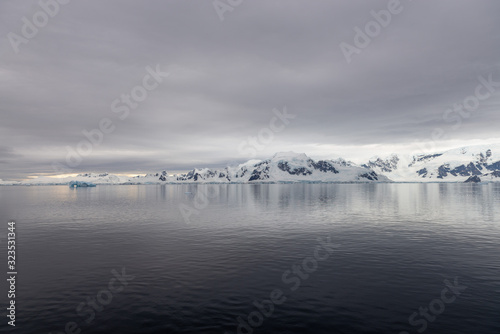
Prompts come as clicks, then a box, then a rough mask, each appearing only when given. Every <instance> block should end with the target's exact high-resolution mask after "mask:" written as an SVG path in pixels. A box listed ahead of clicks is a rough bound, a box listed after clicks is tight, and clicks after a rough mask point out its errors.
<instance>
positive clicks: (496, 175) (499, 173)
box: [490, 170, 500, 177]
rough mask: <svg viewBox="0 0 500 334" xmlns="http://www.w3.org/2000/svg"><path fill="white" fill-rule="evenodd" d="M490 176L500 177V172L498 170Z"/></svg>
mask: <svg viewBox="0 0 500 334" xmlns="http://www.w3.org/2000/svg"><path fill="white" fill-rule="evenodd" d="M490 175H492V176H494V177H500V170H497V171H494V172H493V173H491V174H490Z"/></svg>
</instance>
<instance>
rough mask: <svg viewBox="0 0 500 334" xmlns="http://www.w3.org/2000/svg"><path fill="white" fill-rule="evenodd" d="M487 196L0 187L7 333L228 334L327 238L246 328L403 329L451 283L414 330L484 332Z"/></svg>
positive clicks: (421, 191)
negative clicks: (453, 295) (296, 278)
mask: <svg viewBox="0 0 500 334" xmlns="http://www.w3.org/2000/svg"><path fill="white" fill-rule="evenodd" d="M499 203H500V184H488V185H475V184H271V185H266V184H261V185H258V184H255V185H244V184H225V185H213V184H207V185H203V184H186V185H141V186H134V185H127V186H98V187H96V188H77V189H70V188H69V187H66V186H47V187H0V220H1V221H5V222H7V221H8V220H9V219H15V220H16V221H17V232H18V238H19V239H18V246H19V248H18V256H19V277H20V278H19V295H18V296H17V302H18V305H19V307H18V312H19V313H18V316H19V318H18V319H19V322H18V323H19V327H20V328H18V329H19V332H20V333H21V332H22V333H28V334H29V333H49V332H51V331H52V332H54V333H56V332H58V331H63V330H64V325H65V324H66V323H68V322H69V321H75V322H76V323H78V324H79V326H80V327H81V329H82V333H124V334H127V333H224V332H228V333H236V332H237V326H238V320H237V319H238V317H244V316H247V315H248V314H250V313H251V312H254V311H255V310H256V308H255V306H254V301H256V300H264V299H265V298H269V294H270V292H271V291H273V290H274V289H276V288H278V289H282V290H283V291H290V289H289V285H287V284H285V283H283V281H282V275H283V273H284V272H285V271H286V270H289V269H290V268H291V266H293V265H294V264H296V263H300V261H302V260H303V259H304V258H305V257H307V256H310V254H311V252H312V251H313V250H314V247H315V246H316V245H317V242H318V241H317V240H318V238H326V237H328V236H329V237H330V238H331V240H332V242H334V243H336V244H340V245H341V247H340V248H339V250H338V251H337V252H336V253H335V256H332V258H331V259H329V260H328V261H324V262H322V263H321V265H320V266H318V269H317V271H315V272H314V273H312V274H311V275H310V277H309V278H308V279H307V280H302V285H301V287H300V288H299V289H298V290H297V291H295V292H293V293H289V294H288V295H287V301H286V303H283V304H282V305H279V307H278V306H276V309H275V311H274V313H273V315H272V316H271V317H269V318H266V320H265V321H264V323H263V324H262V326H260V327H258V328H255V330H254V333H399V332H401V331H407V332H409V333H417V330H418V329H419V327H417V326H412V325H411V324H410V323H409V321H408V318H409V316H410V315H412V314H413V313H414V312H418V310H419V308H420V307H426V306H428V305H429V303H430V302H431V301H433V300H434V299H435V298H436V297H439V294H440V292H441V290H442V289H443V286H444V283H443V281H444V280H445V279H448V280H453V279H454V278H455V277H459V278H460V281H461V282H463V283H464V284H466V285H467V286H468V289H467V290H466V291H465V292H464V293H463V294H462V295H461V296H460V298H459V299H457V301H456V302H454V303H453V304H450V305H447V306H446V310H445V312H443V314H441V315H439V317H438V318H437V319H436V320H435V321H433V322H429V323H428V329H427V331H426V333H467V334H468V333H486V334H489V333H492V334H493V333H495V334H496V333H499V332H500V320H499V319H500V318H499V317H498V314H499V311H500V306H499V305H500V304H499V303H498V300H499V299H498V297H499V294H500V279H499V277H500V275H499V273H500V257H499V256H498V254H499V253H500V252H499V251H500V223H499V222H500V206H499ZM0 238H1V240H6V239H5V238H6V230H2V231H0ZM121 268H126V271H127V273H130V274H131V275H135V276H136V277H137V278H136V279H135V280H134V281H133V282H131V283H130V285H129V286H127V288H126V290H124V291H123V293H120V294H117V295H116V296H115V297H114V298H113V301H112V302H111V303H110V304H109V305H107V306H106V307H105V308H104V309H103V310H102V311H100V312H98V313H96V317H95V320H93V322H92V323H91V324H85V322H84V320H85V318H84V317H82V316H81V315H78V313H77V312H76V307H77V306H78V304H79V303H81V302H82V301H85V300H86V298H87V297H92V296H94V297H95V296H96V294H97V293H98V292H99V291H101V290H102V289H103V288H104V287H106V285H107V284H108V282H109V280H110V278H111V277H112V276H111V275H112V274H111V270H113V269H116V270H120V269H121ZM0 289H1V290H2V291H6V290H5V289H6V283H5V282H2V283H1V284H0ZM21 326H22V329H21ZM7 330H8V329H7V328H5V327H0V332H6V331H7Z"/></svg>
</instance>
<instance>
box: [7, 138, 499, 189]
mask: <svg viewBox="0 0 500 334" xmlns="http://www.w3.org/2000/svg"><path fill="white" fill-rule="evenodd" d="M71 181H81V182H89V183H94V184H162V183H280V182H286V183H288V182H325V183H387V182H485V181H486V182H500V144H494V145H488V146H470V147H462V148H458V149H454V150H449V151H445V152H439V153H432V154H419V155H412V156H406V155H398V154H392V155H390V156H388V157H374V158H372V159H370V160H369V161H368V162H366V163H363V164H359V165H358V164H355V163H353V162H351V161H347V160H344V159H342V158H339V159H335V160H313V159H311V158H309V157H308V156H307V155H305V154H303V153H294V152H284V153H277V154H275V155H274V156H273V157H272V158H270V159H267V160H250V161H248V162H246V163H243V164H240V165H238V166H228V167H225V168H220V169H211V168H201V169H198V168H195V169H193V170H191V171H189V172H188V173H183V174H174V175H170V174H169V173H168V172H167V171H162V172H158V173H150V174H146V175H138V176H134V177H129V176H123V175H113V174H108V173H85V174H78V175H77V176H71V177H65V178H51V177H39V178H36V179H32V180H27V181H22V182H14V181H2V180H0V185H49V184H68V183H69V182H71Z"/></svg>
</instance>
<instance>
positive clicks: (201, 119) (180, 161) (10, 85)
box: [0, 0, 500, 180]
mask: <svg viewBox="0 0 500 334" xmlns="http://www.w3.org/2000/svg"><path fill="white" fill-rule="evenodd" d="M53 1H54V0H42V2H47V3H50V2H53ZM60 1H61V2H66V1H67V0H65V1H62V0H60ZM229 3H230V2H228V0H221V1H220V2H219V5H218V9H217V10H216V8H215V7H214V4H213V2H212V1H211V0H190V1H186V0H178V1H159V0H158V1H132V0H109V1H98V0H85V1H83V0H73V1H71V2H69V3H68V4H60V5H59V7H60V8H59V9H57V8H55V7H54V6H48V7H47V8H48V9H47V11H49V12H51V14H52V15H53V17H51V16H49V15H46V14H43V13H40V11H41V10H42V9H41V7H40V5H39V3H38V1H27V0H23V1H18V0H3V1H1V2H0V32H1V35H2V41H1V43H0V87H1V89H0V178H2V179H4V180H9V179H12V180H13V179H23V178H27V177H29V176H33V175H54V174H58V173H60V172H61V170H55V169H54V167H53V166H54V163H56V165H57V166H59V167H60V166H64V167H67V169H66V170H65V171H66V172H74V173H78V172H82V171H95V172H102V171H108V172H113V173H143V172H148V171H159V170H163V169H167V170H169V171H172V170H185V169H188V168H192V167H204V166H219V165H227V164H235V163H238V162H243V161H246V160H248V159H251V158H258V159H260V158H267V157H269V156H271V155H272V154H273V153H275V152H278V151H295V152H304V153H306V154H308V155H310V156H311V157H313V158H333V157H338V156H343V157H345V158H348V159H352V160H355V161H361V160H363V159H368V158H370V157H371V156H373V155H375V154H377V155H385V154H389V153H391V152H401V153H408V152H410V151H411V152H414V151H418V150H420V148H419V147H420V146H419V145H417V144H416V142H417V141H420V142H426V143H430V144H429V145H427V148H431V149H435V150H438V151H439V150H444V149H448V148H452V147H456V146H464V145H472V144H481V143H487V142H500V139H499V138H500V134H499V131H498V130H499V121H500V113H499V106H500V85H497V86H496V87H495V86H494V85H490V87H489V88H488V87H480V88H479V93H480V95H479V97H480V98H477V97H475V96H476V94H477V88H478V85H480V84H481V80H480V79H479V77H483V78H484V79H485V80H486V81H488V77H489V76H491V80H493V81H494V82H500V34H499V32H500V20H499V17H500V2H499V1H498V0H484V1H481V0H479V1H469V0H467V1H465V0H458V1H457V0H446V1H444V0H443V1H410V0H401V4H400V5H399V6H396V5H394V4H391V5H389V4H390V3H391V1H351V0H349V1H340V0H337V1H334V0H329V1H322V0H314V1H310V0H301V1H298V0H280V1H278V0H243V1H241V3H240V4H238V1H237V0H232V1H231V3H232V4H233V5H235V6H231V7H229V6H230V5H228V4H229ZM391 6H392V7H391ZM388 8H390V9H391V10H392V11H393V12H394V13H391V12H389V13H391V17H390V22H388V20H389V19H388V17H387V16H384V15H382V14H381V18H380V20H385V21H384V22H382V23H383V25H385V27H383V26H382V25H381V24H379V23H374V22H375V21H374V20H375V19H374V16H373V14H372V13H371V12H372V11H375V12H380V11H382V10H384V11H385V12H383V13H387V12H388V11H387V10H388ZM23 17H25V18H26V19H24V20H23ZM221 17H222V18H223V20H221ZM46 18H47V20H45V19H46ZM37 20H38V21H37ZM34 21H36V22H34ZM45 21H46V22H45ZM26 22H28V24H27V23H26ZM370 22H372V23H370ZM31 24H38V26H39V27H36V25H35V26H34V27H35V28H36V29H38V31H37V32H33V30H30V29H29V27H27V26H26V25H31ZM367 24H368V26H367ZM23 27H24V28H23ZM356 27H359V28H360V29H361V31H364V33H363V34H366V31H365V28H368V29H372V30H371V31H369V34H370V35H371V36H372V37H370V36H369V35H368V36H367V37H368V38H369V39H370V41H369V43H367V41H366V38H365V40H363V38H362V37H360V36H358V38H357V40H356V41H355V37H356V34H358V33H357V32H356V31H355V30H354V29H355V28H356ZM379 28H380V29H379ZM358 31H359V30H358ZM23 33H24V35H23ZM30 34H31V35H30ZM26 36H28V37H29V38H26ZM365 37H366V36H365ZM342 43H344V44H342ZM363 43H364V44H363ZM366 44H368V45H366ZM341 45H342V46H343V47H341ZM347 45H349V46H347ZM354 48H356V49H354ZM343 49H344V51H343ZM345 50H349V52H347V53H346V51H345ZM353 50H355V51H353ZM346 54H347V55H348V57H346ZM348 58H349V61H348ZM148 66H149V67H150V69H156V68H157V67H158V68H159V69H160V72H168V73H170V75H169V76H168V77H167V76H165V74H161V75H159V74H157V76H158V78H159V80H158V81H161V82H160V83H159V84H158V85H157V86H158V87H156V88H152V87H153V86H156V82H155V81H154V79H153V78H152V77H147V80H146V83H147V85H148V87H149V88H151V90H150V91H147V97H146V98H145V99H144V100H143V101H140V102H138V105H137V106H136V108H135V109H132V108H129V107H125V104H123V103H122V102H121V101H120V99H121V96H122V94H128V95H130V94H131V92H133V91H134V92H135V93H136V95H135V96H136V97H141V96H140V94H139V93H141V92H144V91H145V90H144V89H143V88H141V86H143V79H144V77H145V76H146V75H148V73H149V72H148V70H147V69H146V68H147V67H148ZM150 71H151V70H150ZM134 89H135V90H134ZM497 90H498V92H497ZM138 94H139V95H138ZM116 99H118V101H116ZM141 99H142V97H141ZM115 101H116V102H117V103H115V105H114V108H113V107H112V104H113V102H115ZM464 101H467V102H468V103H469V105H471V106H472V107H470V112H467V113H465V112H457V111H454V112H451V111H450V112H446V110H447V109H449V108H451V107H453V105H454V104H461V103H463V102H464ZM132 102H134V101H132ZM476 102H479V104H478V105H475V103H476ZM285 106H286V110H287V112H288V114H291V115H293V116H294V118H291V116H289V117H290V118H289V119H286V123H288V124H284V123H283V122H282V121H281V120H279V119H278V120H275V121H273V118H274V117H276V116H275V115H276V111H275V112H273V109H276V110H279V111H281V112H283V109H284V107H285ZM119 107H121V109H118V108H119ZM127 108H128V109H130V113H129V115H128V117H123V116H124V115H125V114H124V113H125V111H124V110H125V109H127ZM119 110H121V111H120V112H117V111H119ZM120 116H121V117H122V118H123V119H121V118H120ZM106 118H107V119H109V120H110V121H111V122H112V124H111V125H109V124H107V126H108V127H109V126H111V127H112V129H113V131H108V132H109V133H106V134H103V142H102V143H101V144H99V143H98V144H94V145H92V147H91V148H92V152H91V153H90V154H87V153H85V152H84V151H83V149H84V148H88V147H87V146H85V145H84V144H81V145H80V147H79V148H80V153H82V152H83V153H85V154H84V155H79V157H80V159H78V158H77V159H73V160H71V159H70V160H67V158H68V152H69V151H68V150H75V151H76V150H78V145H79V143H82V140H85V136H84V135H83V133H82V131H83V130H87V131H90V130H92V129H96V128H99V124H100V122H102V120H103V119H106ZM445 118H446V119H445ZM105 122H106V121H105ZM459 122H460V123H459ZM439 129H440V130H439ZM278 130H280V131H278ZM259 133H260V139H259ZM433 133H434V139H433V137H432V136H433ZM436 133H437V134H439V135H436ZM249 136H252V137H257V145H256V144H251V143H250V142H248V137H249ZM269 136H272V137H273V138H272V139H273V140H272V141H271V140H268V139H269ZM98 137H99V136H96V137H95V138H98Z"/></svg>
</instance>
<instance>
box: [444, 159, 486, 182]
mask: <svg viewBox="0 0 500 334" xmlns="http://www.w3.org/2000/svg"><path fill="white" fill-rule="evenodd" d="M438 173H439V176H438V178H439V179H442V178H445V177H446V176H448V173H449V174H451V175H453V176H458V175H460V176H473V175H483V173H481V171H480V170H479V169H478V168H477V166H476V165H474V164H473V163H472V162H471V163H470V164H468V165H467V166H465V165H461V166H458V167H456V168H454V169H450V167H449V166H448V165H443V166H440V167H439V169H438Z"/></svg>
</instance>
